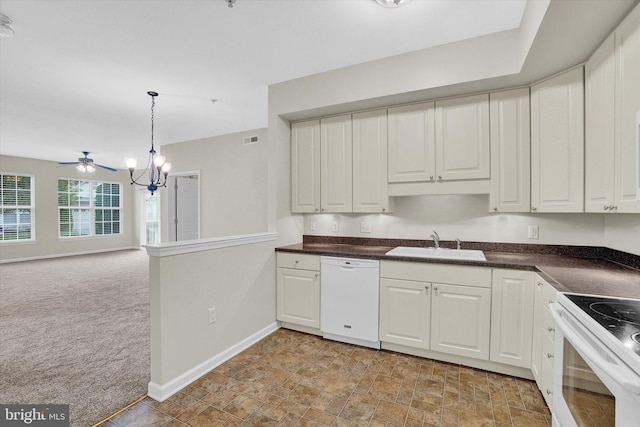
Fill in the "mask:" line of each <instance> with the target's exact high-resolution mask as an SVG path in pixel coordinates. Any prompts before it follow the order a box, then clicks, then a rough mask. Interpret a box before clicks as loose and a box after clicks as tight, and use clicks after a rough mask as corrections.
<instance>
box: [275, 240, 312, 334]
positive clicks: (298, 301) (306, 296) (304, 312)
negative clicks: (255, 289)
mask: <svg viewBox="0 0 640 427" xmlns="http://www.w3.org/2000/svg"><path fill="white" fill-rule="evenodd" d="M276 257H277V265H278V268H277V269H276V270H277V272H276V276H277V277H276V295H277V298H276V318H277V319H278V320H279V321H281V322H287V323H290V324H293V325H299V326H303V327H308V328H316V329H319V328H320V257H319V256H317V255H301V254H293V253H278V254H277V256H276Z"/></svg>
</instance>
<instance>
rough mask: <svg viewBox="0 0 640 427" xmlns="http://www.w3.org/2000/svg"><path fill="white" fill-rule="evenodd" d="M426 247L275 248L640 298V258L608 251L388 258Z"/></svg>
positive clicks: (335, 242) (525, 250)
mask: <svg viewBox="0 0 640 427" xmlns="http://www.w3.org/2000/svg"><path fill="white" fill-rule="evenodd" d="M429 243H430V242H429ZM426 244H427V242H425V241H419V240H394V239H363V238H346V237H330V236H329V237H325V236H305V237H304V240H303V243H298V244H295V245H289V246H283V247H280V248H277V249H276V250H277V251H281V252H296V253H307V254H314V255H325V256H341V257H357V258H365V259H379V260H382V259H384V260H394V261H411V262H423V263H434V264H454V265H475V266H483V267H490V268H507V269H519V270H531V271H536V272H538V273H540V275H541V276H542V277H544V278H545V279H546V280H547V281H549V283H551V284H552V285H553V286H554V287H555V288H556V289H557V290H558V291H560V292H574V293H584V294H594V295H608V296H615V297H624V298H640V256H636V255H631V254H627V253H623V252H618V251H614V250H611V249H607V248H592V247H572V246H555V245H520V244H498V243H481V242H465V243H463V247H464V248H465V249H480V250H482V251H483V252H484V254H485V257H486V258H487V261H486V262H484V261H456V260H440V259H438V260H434V259H423V258H409V257H397V256H386V255H385V254H386V253H387V252H388V251H390V250H391V249H393V248H394V247H396V246H425V245H426ZM442 244H443V246H444V247H452V245H453V244H454V243H453V242H442Z"/></svg>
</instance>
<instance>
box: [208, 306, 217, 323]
mask: <svg viewBox="0 0 640 427" xmlns="http://www.w3.org/2000/svg"><path fill="white" fill-rule="evenodd" d="M216 317H217V316H216V308H215V307H211V308H210V309H209V324H211V323H213V322H215V321H216V320H217V319H216Z"/></svg>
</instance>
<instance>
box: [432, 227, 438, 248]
mask: <svg viewBox="0 0 640 427" xmlns="http://www.w3.org/2000/svg"><path fill="white" fill-rule="evenodd" d="M431 238H432V239H433V246H435V248H436V249H438V248H439V247H440V236H438V233H436V230H433V234H432V235H431Z"/></svg>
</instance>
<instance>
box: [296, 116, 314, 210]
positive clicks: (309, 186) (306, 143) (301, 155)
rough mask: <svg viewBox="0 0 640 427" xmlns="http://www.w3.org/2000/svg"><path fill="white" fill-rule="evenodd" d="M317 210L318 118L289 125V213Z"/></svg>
mask: <svg viewBox="0 0 640 427" xmlns="http://www.w3.org/2000/svg"><path fill="white" fill-rule="evenodd" d="M319 211H320V120H311V121H307V122H300V123H294V124H292V125H291V212H319Z"/></svg>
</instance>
